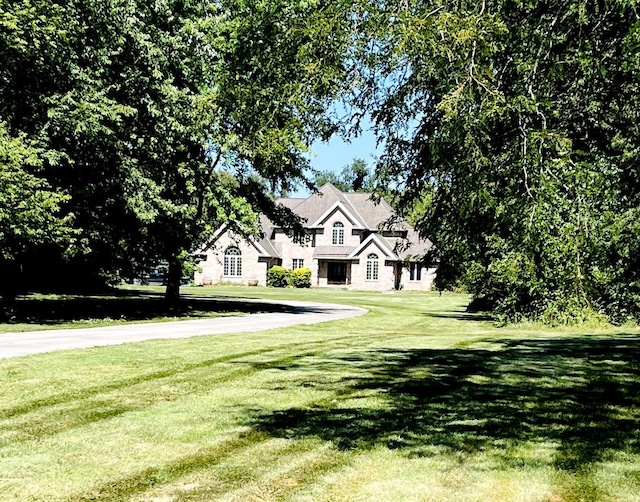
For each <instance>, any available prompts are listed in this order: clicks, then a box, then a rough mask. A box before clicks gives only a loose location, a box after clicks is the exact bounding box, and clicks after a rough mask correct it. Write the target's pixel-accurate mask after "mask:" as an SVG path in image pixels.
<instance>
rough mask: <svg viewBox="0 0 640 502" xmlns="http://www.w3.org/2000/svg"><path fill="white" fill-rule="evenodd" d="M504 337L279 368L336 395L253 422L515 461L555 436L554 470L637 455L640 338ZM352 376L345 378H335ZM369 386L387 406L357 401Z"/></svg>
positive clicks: (357, 442) (347, 441)
mask: <svg viewBox="0 0 640 502" xmlns="http://www.w3.org/2000/svg"><path fill="white" fill-rule="evenodd" d="M500 343H501V345H502V350H498V351H489V350H469V349H450V350H427V349H416V350H379V351H376V350H364V351H361V352H357V353H353V354H350V355H343V356H340V357H336V358H335V359H329V360H327V359H323V360H322V361H317V362H314V361H313V359H308V360H307V362H304V361H303V362H300V363H299V364H298V365H297V366H295V367H291V366H288V367H282V368H280V369H282V370H285V371H288V370H293V369H294V370H296V371H302V372H303V374H304V372H305V371H310V372H313V374H314V375H316V376H315V377H310V381H309V382H308V383H307V384H308V385H315V386H318V387H323V385H324V384H323V383H322V382H321V381H320V380H322V381H327V382H331V384H330V385H329V384H327V385H326V387H327V389H333V390H335V391H336V392H337V394H338V397H337V399H336V401H335V402H331V403H328V404H327V403H326V402H322V403H317V406H315V407H311V408H310V409H309V408H307V409H286V410H282V411H277V412H275V413H272V414H264V415H260V416H257V417H254V419H253V420H254V421H253V424H252V425H253V426H254V427H255V428H256V429H257V430H259V431H263V432H267V433H269V434H271V435H273V436H278V437H288V438H296V437H305V436H315V437H319V438H322V439H324V440H330V441H332V442H334V444H336V445H337V446H338V447H339V448H342V449H354V448H370V447H373V446H376V445H380V446H386V447H389V448H393V449H402V450H404V451H405V453H407V454H409V455H414V456H422V455H430V454H433V453H434V452H436V451H442V449H443V448H444V449H445V450H446V451H450V452H460V451H462V452H468V453H475V452H481V451H484V450H488V449H493V450H494V451H497V452H500V451H502V453H499V454H500V455H502V459H503V462H505V463H506V464H507V465H509V463H510V462H511V463H513V464H514V466H519V465H523V464H524V463H525V461H524V460H523V459H522V458H520V457H519V456H511V455H510V454H509V451H508V449H509V448H510V447H511V446H517V443H519V442H525V441H526V442H534V443H536V442H541V443H544V442H551V443H553V444H554V447H555V448H556V451H555V458H554V462H555V465H556V467H558V468H560V469H566V470H571V471H576V470H580V469H581V468H583V467H586V466H588V464H590V463H592V462H598V461H601V460H605V459H606V458H607V455H608V454H609V453H610V452H612V451H614V450H625V451H629V452H635V453H638V452H640V414H638V411H639V406H640V385H639V383H640V352H639V351H638V344H639V343H640V337H638V336H635V335H634V336H630V335H621V336H617V337H615V338H613V337H611V338H605V337H596V336H577V337H570V338H567V337H562V338H560V337H559V338H557V339H544V340H524V341H523V340H518V341H509V340H502V341H501V342H500ZM345 373H347V374H348V377H345V378H344V379H343V380H342V381H341V382H338V383H336V382H335V379H333V378H332V376H334V377H336V378H338V375H340V374H343V375H344V374H345ZM317 375H323V377H321V378H319V377H318V376H317ZM314 378H315V382H314V381H313V380H314ZM325 379H326V380H325ZM371 391H374V394H377V395H379V396H382V397H383V398H384V399H385V400H386V401H387V402H386V406H381V407H379V408H378V407H376V408H371V407H366V404H364V405H363V406H362V407H360V406H358V404H354V402H355V403H357V401H353V400H352V399H357V398H358V397H359V396H361V397H362V396H365V395H369V394H371ZM345 399H350V400H351V401H350V404H349V405H348V404H347V403H346V402H344V400H345ZM341 401H343V402H342V404H341ZM362 402H363V403H366V401H362ZM531 461H534V460H531Z"/></svg>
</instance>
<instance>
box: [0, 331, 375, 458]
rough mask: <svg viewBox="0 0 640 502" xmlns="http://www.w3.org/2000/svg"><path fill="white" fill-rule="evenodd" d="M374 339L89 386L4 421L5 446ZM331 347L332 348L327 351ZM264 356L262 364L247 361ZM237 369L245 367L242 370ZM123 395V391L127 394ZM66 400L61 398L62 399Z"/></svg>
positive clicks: (0, 438)
mask: <svg viewBox="0 0 640 502" xmlns="http://www.w3.org/2000/svg"><path fill="white" fill-rule="evenodd" d="M374 338H376V337H375V336H371V337H357V338H355V339H354V338H352V337H348V336H347V337H344V336H343V337H336V338H332V339H331V342H330V343H329V342H328V341H327V340H322V341H317V342H311V343H306V344H284V345H280V346H278V347H276V348H273V349H265V350H255V351H246V352H243V353H240V354H234V355H230V356H226V357H219V358H215V359H211V360H207V361H204V362H201V363H197V364H190V365H185V366H182V367H180V368H175V369H171V370H165V371H157V372H154V373H153V374H148V375H142V376H140V377H138V378H130V379H128V380H125V381H118V382H114V383H113V384H105V385H102V386H96V387H90V388H87V389H84V390H83V392H77V393H73V394H60V395H57V396H55V397H56V398H57V399H51V401H50V402H46V403H44V402H42V401H44V400H42V401H41V402H39V403H38V404H39V406H37V407H32V408H30V409H28V408H27V407H26V406H23V408H25V409H24V410H23V411H22V412H21V413H20V415H21V416H20V417H18V416H17V415H18V414H17V413H13V414H11V415H10V416H9V417H6V418H5V417H3V418H2V421H0V447H3V446H7V445H9V444H14V443H17V442H26V441H34V440H39V439H41V438H43V437H45V436H51V435H55V434H59V433H61V432H64V431H68V430H70V429H73V428H79V427H83V426H86V425H88V424H91V423H94V422H99V421H103V420H110V419H113V418H116V417H118V416H120V415H123V414H126V413H130V412H135V411H137V410H140V409H144V408H148V407H150V406H154V405H157V404H159V403H164V402H171V401H175V400H177V399H180V398H181V397H182V396H183V395H184V394H190V395H197V394H200V393H205V392H208V391H209V390H210V389H211V388H214V387H215V386H218V385H223V384H226V383H228V382H231V381H233V380H241V379H246V378H248V377H250V376H251V375H252V374H254V373H256V372H259V371H263V370H265V369H270V368H278V367H281V368H285V367H287V366H290V365H292V364H293V363H295V361H297V360H300V359H303V358H305V357H311V356H318V355H321V354H323V353H325V352H326V351H327V349H330V350H340V349H347V348H351V347H353V346H354V345H357V346H359V345H361V344H362V343H364V342H366V341H367V339H369V340H371V339H374ZM327 345H329V347H327ZM292 348H295V349H297V350H298V351H296V352H295V353H294V354H292V355H288V356H287V357H275V358H273V359H271V358H267V359H266V360H265V359H264V356H265V355H272V356H277V355H278V354H280V353H281V352H283V351H285V352H287V351H288V352H290V351H291V349H292ZM256 356H263V358H261V360H260V361H251V360H247V358H253V357H256ZM238 364H240V365H242V367H240V368H238ZM123 391H124V392H123ZM63 396H64V397H65V399H62V397H63Z"/></svg>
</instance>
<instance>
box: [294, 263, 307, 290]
mask: <svg viewBox="0 0 640 502" xmlns="http://www.w3.org/2000/svg"><path fill="white" fill-rule="evenodd" d="M289 284H291V285H292V286H293V287H294V288H310V287H311V269H309V268H306V267H303V268H297V269H295V270H292V271H291V274H290V275H289Z"/></svg>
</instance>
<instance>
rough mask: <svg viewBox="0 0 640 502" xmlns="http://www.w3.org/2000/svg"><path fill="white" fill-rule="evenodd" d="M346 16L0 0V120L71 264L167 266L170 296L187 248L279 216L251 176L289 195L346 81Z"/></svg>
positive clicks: (336, 5)
mask: <svg viewBox="0 0 640 502" xmlns="http://www.w3.org/2000/svg"><path fill="white" fill-rule="evenodd" d="M349 12H350V11H349V2H345V3H344V4H342V3H341V2H308V3H307V2H299V3H292V2H288V1H284V0H278V1H275V0H274V1H271V2H261V3H259V4H255V3H254V2H247V1H243V0H224V1H221V2H195V1H182V0H174V1H169V2H160V3H153V4H149V3H147V2H140V1H138V0H116V1H113V2H109V3H106V4H105V3H103V2H68V3H67V4H64V5H58V4H53V3H50V2H44V1H37V0H24V1H10V2H5V3H3V5H2V7H0V13H1V14H2V16H0V23H2V27H3V28H4V29H3V30H2V31H1V33H0V49H2V51H1V55H0V117H2V118H3V119H4V120H6V123H7V131H8V134H10V135H11V136H12V137H22V136H24V137H25V138H28V139H29V141H31V142H33V144H34V145H35V147H37V148H39V149H40V150H41V151H42V152H43V157H42V158H43V159H44V160H43V164H42V170H41V176H42V179H43V180H45V181H46V183H48V184H49V185H50V186H51V187H52V190H53V191H56V192H60V193H65V194H67V197H66V198H64V200H62V199H61V200H60V203H61V211H62V213H66V212H69V213H73V214H74V215H75V218H74V226H75V229H76V230H77V233H78V235H77V242H78V243H81V245H79V246H77V247H76V250H77V251H76V252H75V254H74V256H73V257H72V263H73V266H74V267H78V266H80V265H82V266H83V267H84V268H89V269H90V270H93V271H96V272H99V273H101V274H103V275H105V276H109V277H111V278H119V277H122V276H130V275H132V274H134V273H136V272H137V271H140V270H143V269H144V268H145V267H147V266H148V265H150V264H151V263H153V262H155V261H157V260H164V261H167V262H168V264H169V274H168V275H169V277H168V286H167V298H168V299H169V300H171V301H175V300H176V299H177V297H178V295H179V289H178V288H179V278H180V276H181V275H182V268H183V266H184V264H185V262H188V261H189V256H190V253H191V252H193V251H194V250H195V249H197V248H198V246H199V245H201V244H202V243H203V242H205V240H206V239H208V238H209V237H210V236H211V234H212V233H213V231H214V230H215V229H216V228H217V227H219V226H220V225H222V224H224V223H225V222H227V221H233V222H234V224H236V225H238V226H240V227H244V228H245V230H246V231H247V232H250V231H253V230H255V224H256V218H255V211H257V210H260V211H263V212H266V213H268V214H269V215H270V216H271V217H272V218H273V219H275V220H276V221H283V222H285V221H286V220H290V218H291V214H290V212H288V211H287V210H286V209H285V208H281V207H276V205H275V203H274V201H273V200H272V199H271V198H269V197H268V196H267V194H266V193H265V190H264V187H263V185H262V184H261V183H260V182H258V181H256V177H258V178H260V179H266V180H268V183H269V185H271V187H272V188H274V190H273V191H275V188H276V187H279V189H281V190H286V189H287V188H288V187H290V186H291V185H292V184H293V183H296V182H297V181H298V180H301V179H303V173H304V169H305V167H306V162H307V161H306V158H305V157H304V155H303V153H304V152H305V150H306V149H307V147H308V145H309V144H311V142H312V141H313V140H314V139H315V138H317V137H320V138H326V137H327V135H328V134H330V133H331V132H332V130H333V126H332V124H331V123H330V122H329V121H328V120H327V119H326V118H325V114H324V110H325V107H326V103H327V101H328V100H330V99H332V98H333V97H334V95H335V94H336V93H337V92H338V91H339V89H340V88H341V86H343V85H344V84H343V82H344V78H343V77H344V71H345V69H344V67H343V66H344V65H343V62H342V61H343V58H344V53H345V40H346V39H347V36H346V33H347V32H348V29H349V26H350V23H351V16H350V14H349ZM26 27H30V28H29V29H26ZM229 175H231V177H229ZM287 222H288V221H287Z"/></svg>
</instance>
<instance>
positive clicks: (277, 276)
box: [267, 265, 291, 288]
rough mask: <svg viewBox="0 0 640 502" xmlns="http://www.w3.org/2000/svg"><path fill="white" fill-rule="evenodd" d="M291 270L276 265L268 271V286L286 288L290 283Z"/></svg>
mask: <svg viewBox="0 0 640 502" xmlns="http://www.w3.org/2000/svg"><path fill="white" fill-rule="evenodd" d="M290 275H291V270H289V269H286V268H284V267H280V266H278V265H276V266H275V267H271V268H270V269H269V270H268V271H267V286H271V287H272V288H286V287H287V286H288V285H289V276H290Z"/></svg>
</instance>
